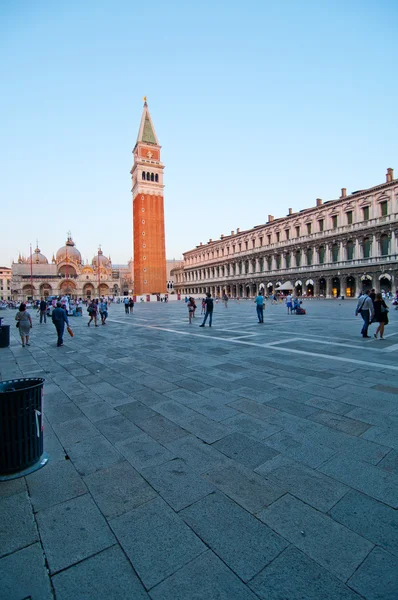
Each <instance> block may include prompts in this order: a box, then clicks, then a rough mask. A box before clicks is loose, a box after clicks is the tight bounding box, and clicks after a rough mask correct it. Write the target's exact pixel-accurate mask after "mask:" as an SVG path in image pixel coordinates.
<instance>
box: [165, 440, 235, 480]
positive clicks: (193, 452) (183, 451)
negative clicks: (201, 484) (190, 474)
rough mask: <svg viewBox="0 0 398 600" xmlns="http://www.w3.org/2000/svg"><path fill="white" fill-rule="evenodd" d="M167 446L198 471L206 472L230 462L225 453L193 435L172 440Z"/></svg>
mask: <svg viewBox="0 0 398 600" xmlns="http://www.w3.org/2000/svg"><path fill="white" fill-rule="evenodd" d="M167 447H168V448H169V450H170V451H171V452H173V454H174V456H177V457H179V458H182V459H183V460H184V461H185V462H186V463H187V464H188V465H189V466H190V467H191V469H193V470H194V471H196V472H198V473H205V472H206V471H210V470H211V469H216V468H218V467H223V466H228V464H229V461H228V459H227V458H226V456H225V455H224V454H222V453H221V452H218V450H216V449H215V448H213V447H212V446H209V445H208V444H205V443H203V442H202V441H200V440H198V439H197V438H195V437H193V436H191V435H190V436H186V437H184V438H181V439H179V440H175V441H174V442H170V443H168V444H167Z"/></svg>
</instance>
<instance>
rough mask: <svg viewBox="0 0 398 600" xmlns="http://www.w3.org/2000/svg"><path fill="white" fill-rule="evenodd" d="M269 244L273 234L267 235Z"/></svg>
mask: <svg viewBox="0 0 398 600" xmlns="http://www.w3.org/2000/svg"><path fill="white" fill-rule="evenodd" d="M267 242H268V244H270V243H271V234H270V233H269V234H268V235H267Z"/></svg>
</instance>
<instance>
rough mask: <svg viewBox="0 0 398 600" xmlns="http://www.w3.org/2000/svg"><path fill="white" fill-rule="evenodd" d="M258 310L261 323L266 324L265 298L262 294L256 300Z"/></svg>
mask: <svg viewBox="0 0 398 600" xmlns="http://www.w3.org/2000/svg"><path fill="white" fill-rule="evenodd" d="M254 303H255V305H256V309H257V317H258V322H259V323H264V296H263V295H262V293H261V292H260V293H259V294H258V296H256V299H255V300H254Z"/></svg>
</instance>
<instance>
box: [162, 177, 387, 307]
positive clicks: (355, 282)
mask: <svg viewBox="0 0 398 600" xmlns="http://www.w3.org/2000/svg"><path fill="white" fill-rule="evenodd" d="M397 237H398V180H397V179H394V172H393V170H392V169H387V174H386V181H385V182H384V183H381V184H379V185H376V186H374V187H372V188H369V189H366V190H359V191H355V192H352V193H351V194H349V195H347V193H346V189H345V188H343V189H342V190H341V196H340V197H339V198H338V199H336V200H329V201H326V202H323V201H322V200H321V199H317V200H316V204H315V206H313V207H312V208H306V209H304V210H301V211H300V212H297V213H293V211H292V209H289V210H288V214H287V215H286V216H285V217H282V218H274V216H273V215H269V216H268V221H267V222H266V223H265V224H262V225H258V226H256V227H253V228H252V229H249V230H246V231H240V230H239V229H237V230H236V231H231V233H230V235H221V236H220V239H218V240H212V239H210V240H209V241H208V242H207V243H205V244H203V243H200V244H199V245H198V246H196V248H194V249H192V250H189V251H187V252H185V253H184V262H183V266H181V267H178V268H176V269H174V271H173V272H172V273H173V275H174V277H175V280H176V283H175V285H174V288H175V291H176V292H179V293H181V294H183V295H186V294H204V293H206V292H210V293H211V294H212V295H213V296H222V295H223V294H227V295H228V296H230V297H241V298H242V297H243V298H244V297H253V296H255V295H256V294H257V293H258V292H259V291H260V290H263V291H264V293H265V294H269V293H271V292H273V291H275V290H277V289H278V288H280V289H282V290H288V289H291V290H294V291H295V292H296V293H297V294H298V295H302V294H306V295H311V296H324V297H328V298H330V297H337V296H342V295H344V296H347V297H354V296H357V295H358V294H359V293H360V292H361V291H362V290H363V289H368V288H375V289H376V291H381V290H384V291H386V292H387V291H390V290H392V291H395V289H396V288H397V287H398V262H397V258H398V255H397Z"/></svg>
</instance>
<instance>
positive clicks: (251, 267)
mask: <svg viewBox="0 0 398 600" xmlns="http://www.w3.org/2000/svg"><path fill="white" fill-rule="evenodd" d="M249 274H250V275H252V274H253V263H252V261H251V259H249Z"/></svg>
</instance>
